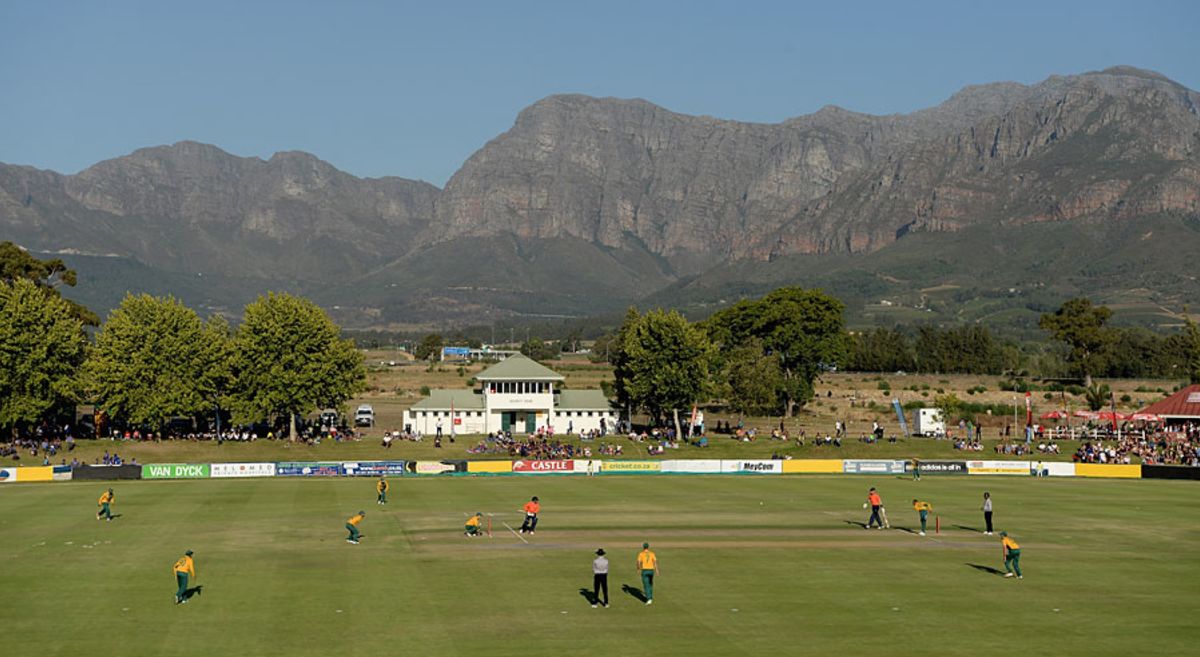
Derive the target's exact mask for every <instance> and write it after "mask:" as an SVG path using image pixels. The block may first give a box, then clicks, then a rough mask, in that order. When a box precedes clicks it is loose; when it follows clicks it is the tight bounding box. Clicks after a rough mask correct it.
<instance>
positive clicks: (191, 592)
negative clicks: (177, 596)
mask: <svg viewBox="0 0 1200 657" xmlns="http://www.w3.org/2000/svg"><path fill="white" fill-rule="evenodd" d="M203 590H204V586H193V587H192V588H190V589H188V590H186V591H184V592H183V600H184V601H185V602H186V601H188V600H191V599H192V598H193V597H195V596H198V595H200V593H201V592H203Z"/></svg>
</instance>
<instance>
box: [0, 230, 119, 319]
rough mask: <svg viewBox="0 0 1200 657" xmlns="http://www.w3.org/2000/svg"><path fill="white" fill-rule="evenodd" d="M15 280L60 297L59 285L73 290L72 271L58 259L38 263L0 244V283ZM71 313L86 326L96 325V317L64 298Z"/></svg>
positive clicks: (10, 245)
mask: <svg viewBox="0 0 1200 657" xmlns="http://www.w3.org/2000/svg"><path fill="white" fill-rule="evenodd" d="M17 279H25V280H28V281H32V282H33V283H34V284H36V285H37V286H38V287H40V288H42V289H44V290H48V291H51V292H53V293H54V294H55V295H56V296H61V295H60V294H59V292H58V287H59V286H60V285H66V286H69V287H75V283H76V280H77V277H76V275H75V270H73V269H68V268H67V266H66V264H65V263H63V261H62V260H61V259H59V258H54V259H53V260H38V259H37V258H35V257H33V256H31V255H29V253H28V252H26V251H25V249H22V248H21V247H19V246H17V245H16V244H13V243H12V242H0V281H4V282H6V283H12V282H14V281H16V280H17ZM65 301H66V302H67V305H68V307H70V308H71V312H73V313H74V314H75V316H76V317H77V318H78V319H79V320H80V321H81V322H83V323H84V324H86V325H88V326H99V325H100V318H99V317H97V316H96V313H94V312H92V311H90V310H88V309H87V308H86V307H84V306H82V305H80V304H78V303H75V302H74V301H71V300H70V299H65Z"/></svg>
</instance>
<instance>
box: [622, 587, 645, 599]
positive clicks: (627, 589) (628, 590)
mask: <svg viewBox="0 0 1200 657" xmlns="http://www.w3.org/2000/svg"><path fill="white" fill-rule="evenodd" d="M621 590H622V591H624V592H626V593H628V594H629V595H631V596H633V597H634V598H637V601H638V602H643V603H644V602H646V594H644V593H642V590H641V589H638V588H634V587H632V586H630V585H628V584H622V585H621Z"/></svg>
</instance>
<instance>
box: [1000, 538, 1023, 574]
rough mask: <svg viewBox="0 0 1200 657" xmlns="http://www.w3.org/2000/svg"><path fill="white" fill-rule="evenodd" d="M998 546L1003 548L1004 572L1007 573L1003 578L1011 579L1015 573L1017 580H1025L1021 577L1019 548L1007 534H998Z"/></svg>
mask: <svg viewBox="0 0 1200 657" xmlns="http://www.w3.org/2000/svg"><path fill="white" fill-rule="evenodd" d="M1000 545H1002V546H1004V570H1005V571H1007V572H1005V573H1004V576H1005V577H1012V576H1013V571H1016V573H1017V579H1025V578H1024V577H1022V576H1021V546H1020V545H1018V544H1017V542H1016V541H1014V540H1012V539H1011V538H1009V537H1008V532H1000Z"/></svg>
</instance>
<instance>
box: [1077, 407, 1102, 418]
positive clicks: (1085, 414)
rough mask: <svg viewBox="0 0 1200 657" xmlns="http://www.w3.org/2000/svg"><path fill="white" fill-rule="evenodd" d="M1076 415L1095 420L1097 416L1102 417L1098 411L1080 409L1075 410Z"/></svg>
mask: <svg viewBox="0 0 1200 657" xmlns="http://www.w3.org/2000/svg"><path fill="white" fill-rule="evenodd" d="M1075 417H1081V418H1083V419H1085V420H1095V419H1096V418H1098V417H1100V414H1099V413H1097V412H1096V411H1085V410H1082V409H1080V410H1078V411H1075Z"/></svg>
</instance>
